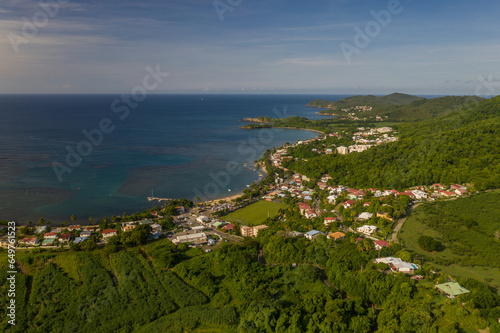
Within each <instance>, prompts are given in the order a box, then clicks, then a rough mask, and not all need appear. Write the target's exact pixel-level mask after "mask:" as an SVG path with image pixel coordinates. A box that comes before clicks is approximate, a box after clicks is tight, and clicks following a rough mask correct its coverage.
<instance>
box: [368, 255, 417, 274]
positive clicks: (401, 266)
mask: <svg viewBox="0 0 500 333" xmlns="http://www.w3.org/2000/svg"><path fill="white" fill-rule="evenodd" d="M375 262H376V263H377V264H378V263H379V262H383V263H384V264H387V265H389V267H390V268H391V270H392V271H393V272H401V273H413V271H414V270H415V269H418V268H419V267H418V265H416V264H412V263H409V262H406V261H403V260H401V259H399V258H394V257H387V258H378V259H375Z"/></svg>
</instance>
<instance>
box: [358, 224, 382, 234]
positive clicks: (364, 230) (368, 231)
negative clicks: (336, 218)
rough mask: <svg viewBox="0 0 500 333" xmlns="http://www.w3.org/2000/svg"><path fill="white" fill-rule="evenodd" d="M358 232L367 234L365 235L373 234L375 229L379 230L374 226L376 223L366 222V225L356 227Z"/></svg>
mask: <svg viewBox="0 0 500 333" xmlns="http://www.w3.org/2000/svg"><path fill="white" fill-rule="evenodd" d="M356 230H357V231H358V232H360V233H362V234H365V235H371V234H373V233H374V232H375V231H377V227H376V226H374V225H367V224H365V225H364V226H362V227H359V228H357V229H356Z"/></svg>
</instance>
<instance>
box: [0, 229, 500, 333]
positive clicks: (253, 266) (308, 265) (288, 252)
mask: <svg viewBox="0 0 500 333" xmlns="http://www.w3.org/2000/svg"><path fill="white" fill-rule="evenodd" d="M268 222H269V223H271V224H272V223H279V221H278V220H275V221H268ZM272 229H273V228H270V230H269V231H266V232H262V236H259V238H258V239H257V241H251V240H247V241H246V243H245V244H244V245H243V246H240V245H234V244H225V245H224V246H222V247H221V248H220V249H219V250H217V251H214V252H211V253H204V252H203V251H201V250H199V249H189V248H188V247H187V246H185V245H178V246H176V245H173V244H172V243H170V241H169V240H166V239H164V240H159V241H156V242H153V243H151V244H149V245H145V246H140V247H134V248H129V249H122V250H121V251H118V252H116V253H111V254H109V253H106V252H104V251H102V250H95V251H92V252H69V253H68V252H67V253H50V252H42V253H30V254H18V260H19V269H20V270H21V271H22V273H18V274H17V288H16V304H17V313H16V316H17V318H16V323H17V324H16V326H10V325H7V323H6V320H7V317H6V316H5V311H6V309H5V307H2V309H1V310H0V311H1V312H2V313H1V316H2V318H4V319H3V320H2V323H1V326H2V327H1V330H2V331H4V332H185V331H201V330H204V331H206V330H209V329H212V330H214V331H217V332H361V333H362V332H373V331H376V332H391V333H392V332H436V333H438V332H457V333H458V332H461V330H462V329H484V328H486V327H488V326H489V327H490V329H491V330H490V332H491V333H495V332H496V333H498V332H500V325H499V324H498V323H497V322H496V318H498V317H499V316H500V297H499V296H498V295H496V294H494V293H493V292H491V291H490V290H489V289H488V288H487V287H486V285H483V284H481V283H479V282H477V281H474V280H470V279H469V280H459V282H460V283H461V284H463V285H464V286H465V287H466V288H468V289H469V290H471V293H470V294H467V295H462V296H461V297H460V299H457V300H453V301H451V300H449V299H447V298H446V297H444V296H443V295H440V294H439V293H438V292H437V291H436V290H434V289H433V288H432V286H433V285H434V284H435V283H439V282H444V281H447V279H446V278H445V277H443V276H441V275H439V274H434V273H433V272H432V268H431V267H427V266H425V265H424V266H423V268H422V270H420V271H417V273H418V274H421V275H422V276H424V277H425V279H424V280H422V281H418V282H417V281H414V280H412V279H410V277H409V276H407V275H403V274H392V273H388V272H384V271H381V270H379V268H377V266H376V265H375V264H374V263H373V262H372V259H373V258H375V257H376V256H377V254H378V253H377V251H373V250H366V249H360V248H359V246H356V244H353V243H351V242H350V241H349V240H345V241H341V242H334V241H332V240H328V239H326V238H324V237H320V238H318V239H317V240H316V241H313V242H311V241H308V240H306V239H305V238H303V237H302V238H289V237H283V236H282V235H279V234H277V233H275V232H274V231H273V230H272ZM259 235H260V234H259ZM396 250H398V249H397V247H395V248H394V249H385V250H384V253H382V255H394V254H395V252H394V251H396ZM259 251H262V252H263V253H264V258H265V261H266V262H262V261H259V260H258V254H259ZM400 252H404V251H400ZM2 257H3V256H2ZM2 262H6V260H5V258H3V259H2ZM5 271H6V270H5V267H2V269H1V271H0V281H1V282H0V283H1V287H0V288H1V291H2V293H1V295H2V299H4V301H5V300H6V273H5ZM4 304H5V303H4Z"/></svg>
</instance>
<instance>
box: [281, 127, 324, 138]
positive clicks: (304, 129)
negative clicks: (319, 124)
mask: <svg viewBox="0 0 500 333" xmlns="http://www.w3.org/2000/svg"><path fill="white" fill-rule="evenodd" d="M273 128H284V129H293V130H300V131H312V132H316V133H319V134H321V135H322V136H323V137H326V134H325V133H323V132H322V131H320V130H315V129H310V128H298V127H273Z"/></svg>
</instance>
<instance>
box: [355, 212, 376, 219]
mask: <svg viewBox="0 0 500 333" xmlns="http://www.w3.org/2000/svg"><path fill="white" fill-rule="evenodd" d="M372 216H373V214H372V213H368V212H364V213H361V214H359V216H358V219H359V220H368V219H371V218H372Z"/></svg>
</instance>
